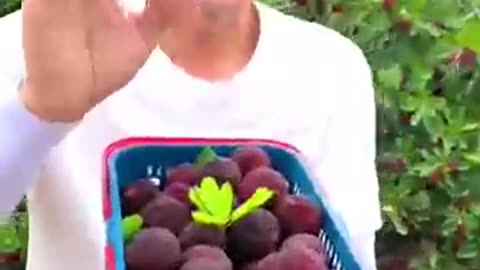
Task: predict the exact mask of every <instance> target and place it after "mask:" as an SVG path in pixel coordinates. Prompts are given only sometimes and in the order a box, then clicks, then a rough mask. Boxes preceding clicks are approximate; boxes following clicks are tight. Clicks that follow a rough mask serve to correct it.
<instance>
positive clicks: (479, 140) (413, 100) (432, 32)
mask: <svg viewBox="0 0 480 270" xmlns="http://www.w3.org/2000/svg"><path fill="white" fill-rule="evenodd" d="M264 1H265V2H267V3H269V4H271V5H274V6H276V7H277V8H279V9H281V10H282V11H285V12H288V13H291V14H293V15H295V16H300V17H302V18H304V19H306V20H309V21H315V22H318V23H322V24H324V25H327V26H329V27H332V28H334V29H336V30H338V31H340V32H341V33H343V34H344V35H346V36H348V37H350V38H352V39H353V40H354V41H355V42H356V43H357V44H358V45H359V46H360V47H361V48H362V49H363V50H364V52H365V55H366V56H367V58H368V60H369V62H370V64H371V67H372V69H373V71H374V78H375V88H376V93H377V95H376V96H377V104H378V170H379V176H380V183H381V199H382V212H383V215H384V220H385V226H384V228H383V230H382V231H381V232H380V234H379V244H378V254H379V256H380V257H381V258H380V264H382V265H384V267H385V269H389V270H395V269H398V270H400V269H402V270H403V269H409V268H408V267H410V269H419V270H424V269H425V270H427V269H436V270H444V269H445V270H452V269H455V270H463V269H471V270H474V269H480V237H479V236H480V183H479V181H480V132H479V129H480V107H479V106H477V105H479V102H480V73H479V68H478V63H477V57H476V55H477V54H478V53H480V0H296V2H294V3H292V2H289V1H288V0H264ZM20 4H21V3H20V0H0V16H2V15H4V14H7V13H9V12H12V11H14V10H16V9H18V8H19V7H20ZM346 166H348V164H347V165H346ZM359 211H361V209H359ZM13 223H15V222H13ZM23 224H25V222H24V223H23ZM7 227H8V226H7ZM20 227H22V226H20ZM9 228H10V227H9ZM11 235H14V236H13V238H12V236H11ZM5 239H17V240H18V241H14V242H13V243H16V245H13V246H12V245H10V247H9V248H7V247H6V246H7V245H6V244H5V242H7V241H5ZM22 239H26V238H25V237H24V236H22V230H21V229H20V230H19V229H18V228H17V229H15V230H14V231H12V230H11V229H5V230H4V229H1V230H0V243H3V244H0V249H2V250H5V251H9V249H10V250H11V249H13V250H19V249H21V248H22V247H23V248H24V246H25V241H22ZM387 264H388V265H387Z"/></svg>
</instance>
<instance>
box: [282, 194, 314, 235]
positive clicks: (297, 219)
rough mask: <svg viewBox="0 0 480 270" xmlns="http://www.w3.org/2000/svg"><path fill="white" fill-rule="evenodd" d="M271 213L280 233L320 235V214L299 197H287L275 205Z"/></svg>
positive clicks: (310, 204) (307, 201) (308, 202)
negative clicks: (279, 226) (276, 220)
mask: <svg viewBox="0 0 480 270" xmlns="http://www.w3.org/2000/svg"><path fill="white" fill-rule="evenodd" d="M273 213H274V214H275V216H276V217H277V218H278V220H279V222H280V224H281V226H282V233H283V235H284V236H286V237H288V236H290V235H292V234H298V233H308V234H313V235H318V234H319V233H320V225H321V212H320V209H318V208H317V207H315V206H314V205H313V204H312V203H311V202H310V201H309V200H308V199H307V198H305V197H303V196H300V195H288V196H286V197H284V198H283V199H281V200H278V201H277V202H276V203H275V206H274V209H273Z"/></svg>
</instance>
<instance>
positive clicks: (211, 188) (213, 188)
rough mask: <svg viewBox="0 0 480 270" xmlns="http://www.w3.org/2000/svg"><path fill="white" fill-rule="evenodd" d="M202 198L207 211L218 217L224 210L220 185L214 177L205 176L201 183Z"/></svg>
mask: <svg viewBox="0 0 480 270" xmlns="http://www.w3.org/2000/svg"><path fill="white" fill-rule="evenodd" d="M200 200H201V201H202V202H203V204H204V206H205V208H206V209H207V212H208V213H210V214H211V215H214V216H216V217H218V214H219V213H220V212H222V208H223V206H222V204H224V202H223V201H222V197H221V195H220V187H219V186H218V184H217V181H216V180H215V178H213V177H205V178H203V180H202V182H201V183H200Z"/></svg>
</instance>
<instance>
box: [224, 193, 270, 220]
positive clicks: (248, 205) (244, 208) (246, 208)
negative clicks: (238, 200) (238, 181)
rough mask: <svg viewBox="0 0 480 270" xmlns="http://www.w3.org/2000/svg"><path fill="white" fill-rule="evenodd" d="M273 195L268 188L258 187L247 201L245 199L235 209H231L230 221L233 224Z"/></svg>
mask: <svg viewBox="0 0 480 270" xmlns="http://www.w3.org/2000/svg"><path fill="white" fill-rule="evenodd" d="M273 195H274V192H273V191H271V190H269V189H268V188H264V187H261V188H258V189H257V190H256V191H255V193H254V194H253V195H252V196H251V197H250V198H249V199H248V200H247V201H245V202H244V203H243V204H242V205H240V206H239V207H238V208H237V209H235V210H234V211H233V213H232V216H231V218H230V223H231V224H233V223H234V222H236V221H237V220H239V219H241V218H243V217H245V216H246V215H248V214H250V213H252V212H253V211H255V210H256V209H258V208H260V207H262V206H263V205H264V204H265V203H266V202H268V201H269V200H270V199H271V198H272V197H273Z"/></svg>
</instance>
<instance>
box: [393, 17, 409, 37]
mask: <svg viewBox="0 0 480 270" xmlns="http://www.w3.org/2000/svg"><path fill="white" fill-rule="evenodd" d="M393 29H395V31H397V32H399V33H401V34H404V35H410V32H411V31H412V22H411V21H409V20H406V19H400V20H398V21H397V22H395V23H394V24H393Z"/></svg>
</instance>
